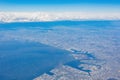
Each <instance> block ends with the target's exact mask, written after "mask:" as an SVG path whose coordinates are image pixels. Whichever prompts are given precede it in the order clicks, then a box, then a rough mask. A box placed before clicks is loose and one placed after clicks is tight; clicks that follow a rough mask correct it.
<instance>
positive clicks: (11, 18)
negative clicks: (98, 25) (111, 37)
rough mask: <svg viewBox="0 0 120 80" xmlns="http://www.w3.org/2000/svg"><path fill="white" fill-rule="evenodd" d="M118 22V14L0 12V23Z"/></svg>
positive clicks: (119, 17)
mask: <svg viewBox="0 0 120 80" xmlns="http://www.w3.org/2000/svg"><path fill="white" fill-rule="evenodd" d="M93 19H95V20H101V19H102V20H106V19H107V20H118V19H120V14H119V13H118V14H117V13H109V14H108V13H90V12H89V13H87V12H0V22H30V21H33V22H34V21H55V20H93Z"/></svg>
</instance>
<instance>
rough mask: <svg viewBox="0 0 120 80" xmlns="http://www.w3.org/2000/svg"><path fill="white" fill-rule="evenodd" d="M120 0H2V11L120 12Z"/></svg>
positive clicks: (0, 4) (0, 8) (0, 2)
mask: <svg viewBox="0 0 120 80" xmlns="http://www.w3.org/2000/svg"><path fill="white" fill-rule="evenodd" d="M119 9H120V0H0V11H103V12H104V11H106V10H107V11H108V12H113V11H114V12H120V10H119Z"/></svg>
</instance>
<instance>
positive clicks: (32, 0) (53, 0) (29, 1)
mask: <svg viewBox="0 0 120 80" xmlns="http://www.w3.org/2000/svg"><path fill="white" fill-rule="evenodd" d="M0 3H2V4H18V5H19V4H20V5H22V4H26V5H35V4H42V5H43V4H48V5H50V4H113V5H116V4H120V0H0Z"/></svg>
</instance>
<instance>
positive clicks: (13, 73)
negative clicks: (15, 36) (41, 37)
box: [0, 41, 73, 80]
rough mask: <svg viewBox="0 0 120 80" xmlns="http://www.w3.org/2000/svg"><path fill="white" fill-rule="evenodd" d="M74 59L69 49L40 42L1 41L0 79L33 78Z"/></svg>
mask: <svg viewBox="0 0 120 80" xmlns="http://www.w3.org/2000/svg"><path fill="white" fill-rule="evenodd" d="M72 59H73V58H72V56H70V55H69V52H68V51H65V50H61V49H57V48H55V47H51V46H47V45H44V44H40V43H33V42H20V41H5V42H1V43H0V80H32V79H33V78H35V77H38V76H39V75H41V74H43V73H48V74H51V73H50V72H49V71H50V70H51V69H53V68H55V67H56V66H57V65H59V64H64V63H66V62H69V61H71V60H72Z"/></svg>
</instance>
